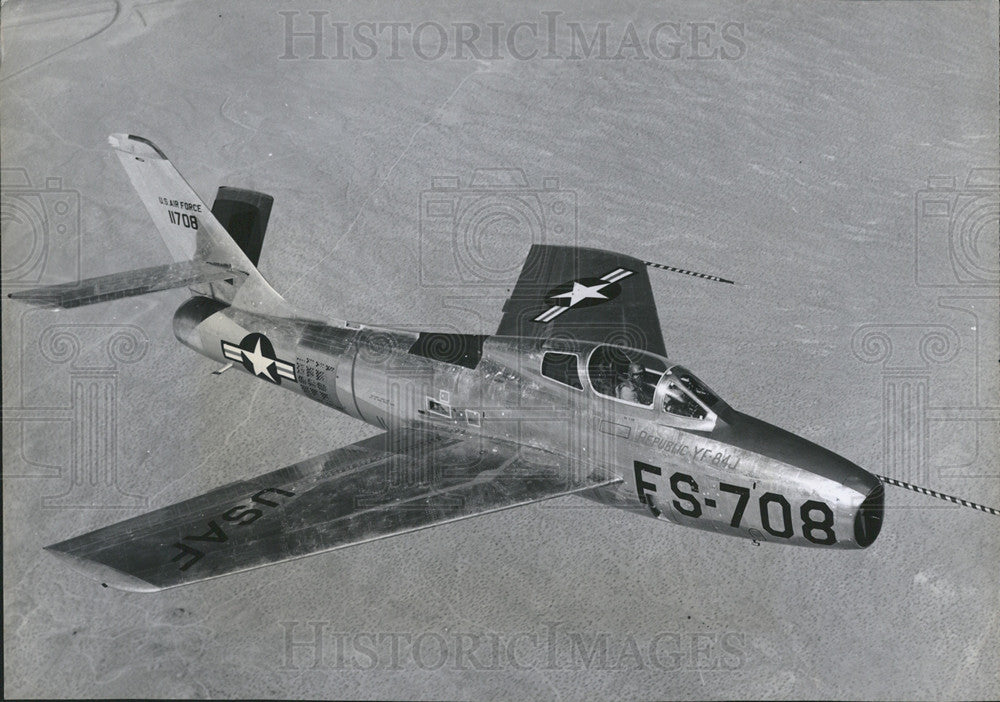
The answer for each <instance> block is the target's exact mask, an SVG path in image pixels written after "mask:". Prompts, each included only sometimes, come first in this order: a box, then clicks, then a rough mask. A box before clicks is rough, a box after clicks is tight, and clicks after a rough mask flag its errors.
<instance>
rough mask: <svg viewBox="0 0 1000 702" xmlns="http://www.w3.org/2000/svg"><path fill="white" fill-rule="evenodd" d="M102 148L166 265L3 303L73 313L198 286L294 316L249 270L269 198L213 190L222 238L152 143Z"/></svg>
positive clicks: (116, 137) (124, 137) (135, 140)
mask: <svg viewBox="0 0 1000 702" xmlns="http://www.w3.org/2000/svg"><path fill="white" fill-rule="evenodd" d="M108 141H109V142H110V143H111V145H112V146H113V147H114V148H115V151H116V153H117V154H118V159H119V160H120V161H121V163H122V166H124V168H125V172H126V173H127V174H128V177H129V179H130V180H131V181H132V185H133V186H135V189H136V191H138V193H139V197H140V198H141V199H142V204H143V205H145V206H146V210H147V211H148V212H149V216H150V217H152V218H153V223H154V224H155V225H156V228H157V230H158V231H159V233H160V236H161V237H162V238H163V241H164V243H165V244H166V245H167V249H168V250H169V251H170V255H171V256H172V257H173V259H174V263H171V264H166V265H162V266H152V267H150V268H142V269H139V270H133V271H125V272H123V273H113V274H111V275H105V276H101V277H99V278H88V279H86V280H81V281H79V282H74V283H64V284H62V285H49V286H46V287H42V288H35V289H33V290H23V291H19V292H16V293H12V294H11V295H10V297H11V298H13V299H16V300H22V301H24V302H28V303H31V304H35V305H43V306H49V307H78V306H80V305H90V304H94V303H96V302H104V301H106V300H117V299H120V298H123V297H132V296H134V295H144V294H146V293H150V292H156V291H158V290H170V289H172V288H182V287H189V286H199V287H198V288H196V289H195V291H196V292H198V293H200V294H204V295H206V296H208V297H213V298H215V299H217V300H220V301H222V302H225V303H226V304H230V305H233V306H236V307H240V308H243V309H249V310H253V311H255V312H260V313H263V314H277V315H289V314H298V313H297V312H296V310H294V309H293V308H292V307H291V306H290V305H289V304H288V303H287V302H285V300H284V298H282V297H281V295H279V294H278V293H276V292H275V291H274V289H273V288H272V287H271V286H270V285H268V284H267V281H266V280H264V278H263V276H261V274H260V272H259V271H258V270H257V267H256V263H257V258H258V257H259V255H260V246H261V243H262V242H263V238H264V230H265V229H266V228H267V219H268V217H269V215H270V212H271V202H272V199H271V197H270V196H269V195H264V194H262V193H255V192H252V191H249V190H238V189H235V188H219V194H218V196H217V197H216V202H215V210H216V211H217V213H218V216H219V217H220V218H222V219H223V220H224V221H225V222H226V226H228V227H229V228H230V230H229V231H227V230H226V226H223V225H222V224H221V223H220V222H219V220H218V219H216V215H215V214H214V213H213V211H212V210H209V209H208V208H207V207H206V206H205V204H204V203H203V202H202V201H201V200H200V199H199V198H198V196H197V195H196V194H195V192H194V190H192V189H191V186H190V185H188V184H187V182H185V180H184V179H183V178H182V177H181V175H180V173H178V172H177V170H176V169H175V168H174V167H173V165H171V163H170V161H168V160H167V157H166V156H165V155H164V154H163V152H162V151H160V150H159V149H158V148H157V147H156V145H155V144H153V143H152V142H151V141H149V140H148V139H143V138H142V137H137V136H132V135H129V134H112V135H111V136H110V137H108ZM230 231H231V232H232V235H230Z"/></svg>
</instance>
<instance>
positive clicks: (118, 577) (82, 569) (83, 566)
mask: <svg viewBox="0 0 1000 702" xmlns="http://www.w3.org/2000/svg"><path fill="white" fill-rule="evenodd" d="M65 543H66V542H65V541H64V542H61V543H58V544H52V545H51V546H46V547H45V549H44V550H45V551H47V552H48V553H50V554H52V555H53V556H55V557H56V558H57V559H59V560H60V561H62V562H63V563H64V564H65V565H67V566H69V567H70V568H72V569H73V570H75V571H76V572H78V573H80V574H81V575H85V576H86V577H88V578H90V579H91V580H96V581H97V582H99V583H100V584H101V587H113V588H114V589H116V590H124V591H126V592H159V591H160V590H162V589H163V588H161V587H157V586H156V585H153V584H152V583H148V582H146V581H145V580H143V579H142V578H137V577H136V576H134V575H129V574H128V573H123V572H122V571H120V570H117V569H115V568H112V567H111V566H108V565H105V564H103V563H99V562H97V561H93V560H90V559H89V558H84V557H81V556H76V555H74V554H72V553H69V552H68V551H66V550H64V547H63V544H65Z"/></svg>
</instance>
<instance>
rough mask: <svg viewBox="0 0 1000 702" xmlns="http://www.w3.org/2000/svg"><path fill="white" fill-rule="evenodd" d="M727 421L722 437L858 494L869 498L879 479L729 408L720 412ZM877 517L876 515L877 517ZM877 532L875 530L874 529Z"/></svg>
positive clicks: (878, 484)
mask: <svg viewBox="0 0 1000 702" xmlns="http://www.w3.org/2000/svg"><path fill="white" fill-rule="evenodd" d="M720 417H721V418H723V419H724V421H725V423H726V424H727V425H728V431H726V432H725V433H726V434H728V436H726V437H725V438H724V440H725V441H727V442H730V443H733V444H735V445H737V446H740V447H741V448H745V449H747V450H750V451H753V452H754V453H758V454H761V455H763V456H766V457H768V458H772V459H774V460H776V461H780V462H782V463H786V464H788V465H792V466H796V467H798V468H801V469H803V470H807V471H809V472H810V473H814V474H816V475H819V476H822V477H824V478H828V479H830V480H833V481H835V482H837V483H839V484H841V485H844V486H845V487H848V488H850V489H852V490H855V491H857V492H858V493H860V494H861V495H865V496H867V497H869V498H872V506H873V508H874V505H875V502H876V500H875V498H874V494H873V492H874V491H875V490H876V489H878V488H881V486H882V483H881V481H880V480H879V479H878V478H876V477H875V476H874V475H872V474H871V473H869V472H868V471H866V470H865V469H864V468H862V467H861V466H859V465H857V464H855V463H852V462H851V461H849V460H847V459H846V458H844V457H843V456H840V455H838V454H836V453H834V452H833V451H830V450H829V449H825V448H823V447H822V446H820V445H818V444H814V443H813V442H811V441H808V440H807V439H803V438H802V437H801V436H797V435H796V434H793V433H791V432H790V431H786V430H784V429H781V428H780V427H776V426H774V425H773V424H768V423H767V422H764V421H762V420H760V419H757V418H756V417H751V416H749V415H746V414H742V413H740V412H736V411H735V410H733V411H732V412H731V413H726V415H725V416H723V415H721V414H720ZM880 519H881V517H879V520H880ZM875 533H876V534H877V533H878V532H877V530H876V532H875Z"/></svg>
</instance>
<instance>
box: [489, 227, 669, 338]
mask: <svg viewBox="0 0 1000 702" xmlns="http://www.w3.org/2000/svg"><path fill="white" fill-rule="evenodd" d="M497 334H498V335H504V336H529V337H562V338H573V339H582V340H586V341H596V342H607V343H614V344H621V345H623V346H630V347H632V348H637V349H643V350H645V351H650V352H652V353H656V354H659V355H661V356H666V355H667V351H666V348H664V345H663V332H662V331H661V330H660V318H659V315H658V314H657V312H656V302H655V301H654V300H653V291H652V288H651V287H650V285H649V275H648V273H647V270H646V264H644V263H643V262H642V261H640V260H639V259H637V258H632V257H631V256H623V255H622V254H617V253H612V252H610V251H601V250H599V249H587V248H578V247H573V246H550V245H545V244H535V245H533V246H532V247H531V250H530V251H529V252H528V257H527V258H526V259H525V261H524V266H523V267H522V269H521V276H520V277H519V278H518V280H517V285H516V286H515V287H514V292H513V293H512V294H511V296H510V298H509V299H508V300H507V302H506V303H505V304H504V307H503V318H502V319H501V321H500V328H499V329H498V330H497Z"/></svg>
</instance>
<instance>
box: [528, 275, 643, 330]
mask: <svg viewBox="0 0 1000 702" xmlns="http://www.w3.org/2000/svg"><path fill="white" fill-rule="evenodd" d="M634 274H635V271H630V270H629V269H627V268H616V269H614V270H613V271H611V272H610V273H606V274H605V275H603V276H601V277H600V278H581V279H579V280H574V281H571V282H569V283H563V284H562V285H560V286H558V287H556V288H553V289H552V291H551V292H550V293H549V294H548V295H547V296H546V298H545V299H546V301H547V302H548V303H549V304H550V305H551V307H549V308H548V309H547V310H545V311H544V312H542V313H541V314H540V315H538V316H537V317H535V320H534V321H536V322H541V323H543V324H546V323H548V322H551V321H552V320H554V319H555V318H556V317H558V316H559V315H561V314H562V313H563V312H565V311H566V310H568V309H570V308H572V307H577V306H580V307H589V306H591V305H598V304H600V303H602V302H607V301H608V300H612V299H614V298H616V297H618V294H619V293H620V292H621V286H619V285H617V283H618V281H620V280H624V279H625V278H628V277H629V276H630V275H634ZM612 286H614V287H612ZM566 287H569V289H568V290H565V291H563V292H556V291H559V290H563V288H566Z"/></svg>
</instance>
